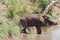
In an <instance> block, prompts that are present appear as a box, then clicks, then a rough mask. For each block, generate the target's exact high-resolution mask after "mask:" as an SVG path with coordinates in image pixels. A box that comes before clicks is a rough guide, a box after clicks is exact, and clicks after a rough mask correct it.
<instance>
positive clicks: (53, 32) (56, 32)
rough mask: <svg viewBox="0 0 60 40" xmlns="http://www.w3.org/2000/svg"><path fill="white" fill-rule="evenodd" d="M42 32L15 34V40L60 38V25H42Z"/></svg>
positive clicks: (56, 39) (59, 39)
mask: <svg viewBox="0 0 60 40" xmlns="http://www.w3.org/2000/svg"><path fill="white" fill-rule="evenodd" d="M41 29H42V34H36V33H35V32H34V33H33V32H32V33H30V34H23V33H21V34H20V35H19V36H13V37H12V39H13V40H60V25H57V26H52V27H42V28H41Z"/></svg>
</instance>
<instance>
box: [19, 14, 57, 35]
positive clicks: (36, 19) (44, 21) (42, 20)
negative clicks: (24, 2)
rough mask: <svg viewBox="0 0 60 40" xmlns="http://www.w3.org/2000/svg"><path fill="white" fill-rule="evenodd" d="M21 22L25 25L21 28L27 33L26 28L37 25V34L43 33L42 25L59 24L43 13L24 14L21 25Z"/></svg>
mask: <svg viewBox="0 0 60 40" xmlns="http://www.w3.org/2000/svg"><path fill="white" fill-rule="evenodd" d="M20 23H21V24H22V26H23V29H22V30H21V31H22V32H23V33H27V32H26V28H28V27H34V26H35V27H36V29H37V34H41V27H42V26H52V25H56V24H57V23H56V22H54V21H51V20H50V19H49V17H48V16H42V15H41V14H23V15H22V18H21V19H20V22H19V25H20Z"/></svg>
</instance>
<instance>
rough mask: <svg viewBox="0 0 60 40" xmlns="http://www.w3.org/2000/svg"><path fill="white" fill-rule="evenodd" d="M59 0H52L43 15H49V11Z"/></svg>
mask: <svg viewBox="0 0 60 40" xmlns="http://www.w3.org/2000/svg"><path fill="white" fill-rule="evenodd" d="M57 1H58V0H52V2H51V3H50V4H49V5H48V6H47V7H46V8H45V10H44V12H43V13H42V14H43V15H47V13H48V11H49V10H50V9H51V8H52V7H53V5H55V4H56V3H57Z"/></svg>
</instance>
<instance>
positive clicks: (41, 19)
mask: <svg viewBox="0 0 60 40" xmlns="http://www.w3.org/2000/svg"><path fill="white" fill-rule="evenodd" d="M40 21H41V22H42V23H44V18H43V17H42V15H41V16H40Z"/></svg>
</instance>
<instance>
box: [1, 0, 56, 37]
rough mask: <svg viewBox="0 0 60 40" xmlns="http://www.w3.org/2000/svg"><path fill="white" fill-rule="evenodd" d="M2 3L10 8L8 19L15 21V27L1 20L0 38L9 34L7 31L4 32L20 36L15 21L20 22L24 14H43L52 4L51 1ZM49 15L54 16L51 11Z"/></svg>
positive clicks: (4, 1) (16, 0) (29, 0)
mask: <svg viewBox="0 0 60 40" xmlns="http://www.w3.org/2000/svg"><path fill="white" fill-rule="evenodd" d="M0 3H2V4H4V5H6V6H7V8H8V10H7V13H6V18H7V19H9V20H11V21H13V25H9V24H7V23H4V22H3V21H1V20H0V36H2V35H6V34H7V33H6V31H4V30H8V31H10V32H11V33H12V34H15V35H17V34H19V31H20V30H19V26H18V25H17V24H16V23H15V21H17V20H19V18H20V17H21V16H22V14H23V13H34V14H35V13H42V12H43V11H44V9H45V7H46V6H47V5H48V4H49V3H50V1H49V0H0ZM16 15H17V16H16ZM49 15H50V16H53V15H52V12H51V11H49ZM53 17H54V16H53ZM14 18H15V20H14ZM16 18H17V20H16ZM55 18H56V17H55Z"/></svg>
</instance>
